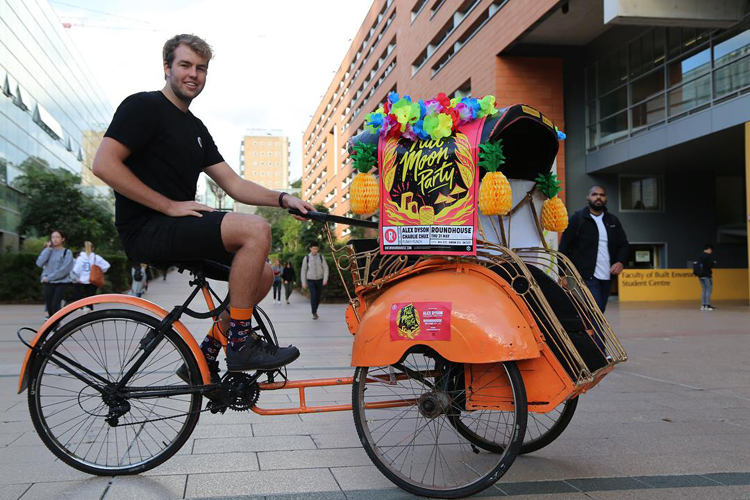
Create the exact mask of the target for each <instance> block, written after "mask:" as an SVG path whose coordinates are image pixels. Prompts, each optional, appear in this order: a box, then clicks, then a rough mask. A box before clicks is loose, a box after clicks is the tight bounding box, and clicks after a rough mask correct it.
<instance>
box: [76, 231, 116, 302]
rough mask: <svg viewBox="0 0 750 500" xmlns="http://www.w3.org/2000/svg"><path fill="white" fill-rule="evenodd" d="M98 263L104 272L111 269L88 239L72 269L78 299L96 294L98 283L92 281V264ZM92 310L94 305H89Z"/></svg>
mask: <svg viewBox="0 0 750 500" xmlns="http://www.w3.org/2000/svg"><path fill="white" fill-rule="evenodd" d="M93 265H97V266H99V267H100V268H101V270H102V272H103V273H106V272H107V271H108V270H109V267H110V264H109V262H107V261H106V260H104V258H103V257H102V256H101V255H97V254H96V253H94V244H93V243H91V242H90V241H86V242H85V243H84V244H83V252H81V254H80V255H79V256H78V258H77V259H76V261H75V264H73V270H72V271H71V277H72V278H73V282H74V283H76V284H77V286H78V288H79V290H78V294H77V300H80V299H83V298H86V297H91V296H92V295H95V294H96V285H92V284H91V282H90V278H91V266H93ZM88 308H89V309H91V310H92V311H93V310H94V306H93V305H91V306H88Z"/></svg>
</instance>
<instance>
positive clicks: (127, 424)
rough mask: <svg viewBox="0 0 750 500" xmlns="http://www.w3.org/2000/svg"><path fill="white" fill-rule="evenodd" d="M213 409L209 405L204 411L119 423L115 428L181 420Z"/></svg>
mask: <svg viewBox="0 0 750 500" xmlns="http://www.w3.org/2000/svg"><path fill="white" fill-rule="evenodd" d="M211 409H212V408H209V407H208V405H206V408H204V409H203V410H196V411H189V412H187V413H179V414H177V415H172V416H171V417H161V418H153V419H151V420H142V421H140V422H126V423H124V424H121V423H119V422H118V424H117V425H116V426H115V427H127V426H129V425H141V424H148V423H151V422H160V421H162V420H171V419H173V418H179V417H184V416H187V415H195V414H197V413H203V412H204V411H210V410H211Z"/></svg>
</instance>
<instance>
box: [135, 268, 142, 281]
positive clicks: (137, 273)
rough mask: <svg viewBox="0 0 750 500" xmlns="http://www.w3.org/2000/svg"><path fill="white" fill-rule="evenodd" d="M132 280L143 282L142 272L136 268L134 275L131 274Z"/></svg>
mask: <svg viewBox="0 0 750 500" xmlns="http://www.w3.org/2000/svg"><path fill="white" fill-rule="evenodd" d="M133 280H134V281H142V280H143V271H141V268H140V267H138V268H136V270H135V273H133Z"/></svg>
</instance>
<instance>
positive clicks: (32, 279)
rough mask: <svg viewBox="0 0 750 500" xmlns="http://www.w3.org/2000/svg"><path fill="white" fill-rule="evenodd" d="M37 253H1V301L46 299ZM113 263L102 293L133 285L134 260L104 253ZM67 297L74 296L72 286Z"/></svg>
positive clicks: (40, 300) (114, 291) (123, 289)
mask: <svg viewBox="0 0 750 500" xmlns="http://www.w3.org/2000/svg"><path fill="white" fill-rule="evenodd" d="M37 257H38V255H37V254H30V253H5V254H0V276H2V277H3V278H2V280H0V301H3V302H43V301H44V287H43V285H42V283H41V281H40V276H41V274H42V270H41V268H39V267H37V265H36V259H37ZM102 257H104V258H105V259H106V260H107V261H108V262H109V263H110V264H111V267H110V268H109V270H108V271H107V272H106V273H105V275H104V279H105V281H106V283H105V285H104V288H102V289H100V290H99V293H120V292H124V291H125V290H127V289H128V288H129V287H130V263H129V262H128V259H127V258H126V257H125V256H124V255H102ZM66 296H67V298H71V297H72V296H73V287H70V289H69V291H68V294H67V295H66Z"/></svg>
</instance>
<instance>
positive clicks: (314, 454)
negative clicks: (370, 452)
mask: <svg viewBox="0 0 750 500" xmlns="http://www.w3.org/2000/svg"><path fill="white" fill-rule="evenodd" d="M258 460H259V461H260V468H261V470H277V469H310V468H318V467H345V466H357V465H370V464H372V461H370V458H369V457H368V456H367V453H365V450H363V449H361V448H359V449H353V448H347V449H333V450H300V451H271V452H261V453H258Z"/></svg>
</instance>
